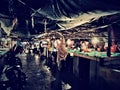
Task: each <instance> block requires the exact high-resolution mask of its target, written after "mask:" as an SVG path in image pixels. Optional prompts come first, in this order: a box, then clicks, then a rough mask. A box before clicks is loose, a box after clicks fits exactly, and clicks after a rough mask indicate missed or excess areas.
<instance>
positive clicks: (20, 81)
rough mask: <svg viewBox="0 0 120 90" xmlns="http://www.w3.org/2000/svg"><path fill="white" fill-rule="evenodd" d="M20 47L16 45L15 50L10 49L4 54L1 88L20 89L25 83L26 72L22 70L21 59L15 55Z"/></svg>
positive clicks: (6, 89) (4, 89) (2, 89)
mask: <svg viewBox="0 0 120 90" xmlns="http://www.w3.org/2000/svg"><path fill="white" fill-rule="evenodd" d="M18 49H19V50H20V47H16V50H17V51H13V49H11V50H10V51H8V53H7V54H6V55H5V56H4V66H3V69H2V75H1V79H0V89H1V90H22V89H23V87H24V85H25V83H26V74H25V73H24V72H23V71H22V62H21V59H20V58H18V57H16V54H18V53H19V52H20V51H19V50H18Z"/></svg>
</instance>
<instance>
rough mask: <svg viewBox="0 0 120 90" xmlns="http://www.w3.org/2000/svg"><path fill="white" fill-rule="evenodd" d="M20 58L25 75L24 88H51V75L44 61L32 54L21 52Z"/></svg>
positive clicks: (46, 89) (25, 89)
mask: <svg viewBox="0 0 120 90" xmlns="http://www.w3.org/2000/svg"><path fill="white" fill-rule="evenodd" d="M20 58H21V60H22V64H23V71H24V72H25V73H26V76H27V83H26V85H25V87H24V90H51V88H50V87H51V81H52V76H51V73H50V71H49V70H48V68H47V67H46V66H45V65H44V61H42V60H40V58H39V56H38V55H32V54H22V55H20Z"/></svg>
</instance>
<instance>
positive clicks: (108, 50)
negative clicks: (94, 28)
mask: <svg viewBox="0 0 120 90" xmlns="http://www.w3.org/2000/svg"><path fill="white" fill-rule="evenodd" d="M111 29H112V26H110V27H108V49H107V56H108V57H110V56H111V48H110V47H111Z"/></svg>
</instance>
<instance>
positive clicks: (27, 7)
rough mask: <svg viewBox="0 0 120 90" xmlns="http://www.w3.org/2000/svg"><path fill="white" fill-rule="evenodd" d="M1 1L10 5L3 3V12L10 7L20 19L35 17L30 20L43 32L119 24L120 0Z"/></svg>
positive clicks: (12, 12) (73, 30)
mask: <svg viewBox="0 0 120 90" xmlns="http://www.w3.org/2000/svg"><path fill="white" fill-rule="evenodd" d="M2 2H3V3H4V5H7V6H6V7H7V9H8V10H5V8H4V7H5V6H3V8H2V9H3V10H2V9H0V11H1V13H4V14H5V12H7V11H8V12H9V13H10V15H11V14H13V15H14V14H15V15H16V16H17V17H18V19H20V20H23V19H28V18H29V19H31V18H32V17H33V19H34V20H33V21H31V23H32V24H33V25H35V26H34V30H38V29H40V30H38V31H39V32H41V31H42V32H44V29H46V31H47V32H49V31H51V30H55V31H61V30H62V31H61V32H63V33H64V32H67V34H68V30H69V31H70V32H75V31H79V32H81V31H84V30H87V31H90V32H91V30H95V29H96V30H98V29H99V30H101V31H102V30H103V29H101V28H106V27H107V26H109V25H113V24H111V23H117V25H118V26H119V13H120V1H119V0H117V1H114V0H1V4H2ZM0 7H2V5H0ZM3 11H5V12H3ZM8 12H7V13H6V14H8ZM109 17H112V19H113V20H111V18H109ZM45 21H46V27H45ZM96 24H97V25H96ZM36 25H37V28H36ZM65 30H67V31H65ZM39 32H38V33H39ZM68 35H70V34H68ZM76 35H77V34H76Z"/></svg>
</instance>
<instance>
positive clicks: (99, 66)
mask: <svg viewBox="0 0 120 90" xmlns="http://www.w3.org/2000/svg"><path fill="white" fill-rule="evenodd" d="M68 53H72V54H71V55H72V56H71V57H73V74H74V75H75V76H76V77H77V78H78V79H79V80H80V81H81V82H83V87H86V86H87V85H90V86H91V87H92V86H93V87H94V88H95V87H97V88H98V87H99V86H100V85H101V84H102V82H101V79H100V77H101V78H102V79H104V80H105V79H106V80H105V81H107V80H108V79H107V78H105V75H106V74H105V73H107V72H108V71H110V70H114V72H115V70H116V71H117V72H116V73H117V74H116V76H114V78H115V77H118V75H119V74H120V71H119V70H120V53H111V57H108V56H107V52H98V51H91V52H79V50H68ZM103 71H104V72H103ZM118 73H119V74H118ZM107 75H108V77H109V76H112V73H109V74H107ZM111 78H112V77H111ZM109 79H110V78H109ZM118 80H120V77H119V78H118ZM113 81H114V82H113V83H116V82H118V81H115V80H113ZM93 83H94V84H93ZM98 83H99V84H98ZM117 86H118V85H117ZM119 86H120V85H119ZM114 87H116V86H114ZM103 88H104V87H103ZM112 90H113V89H112Z"/></svg>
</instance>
